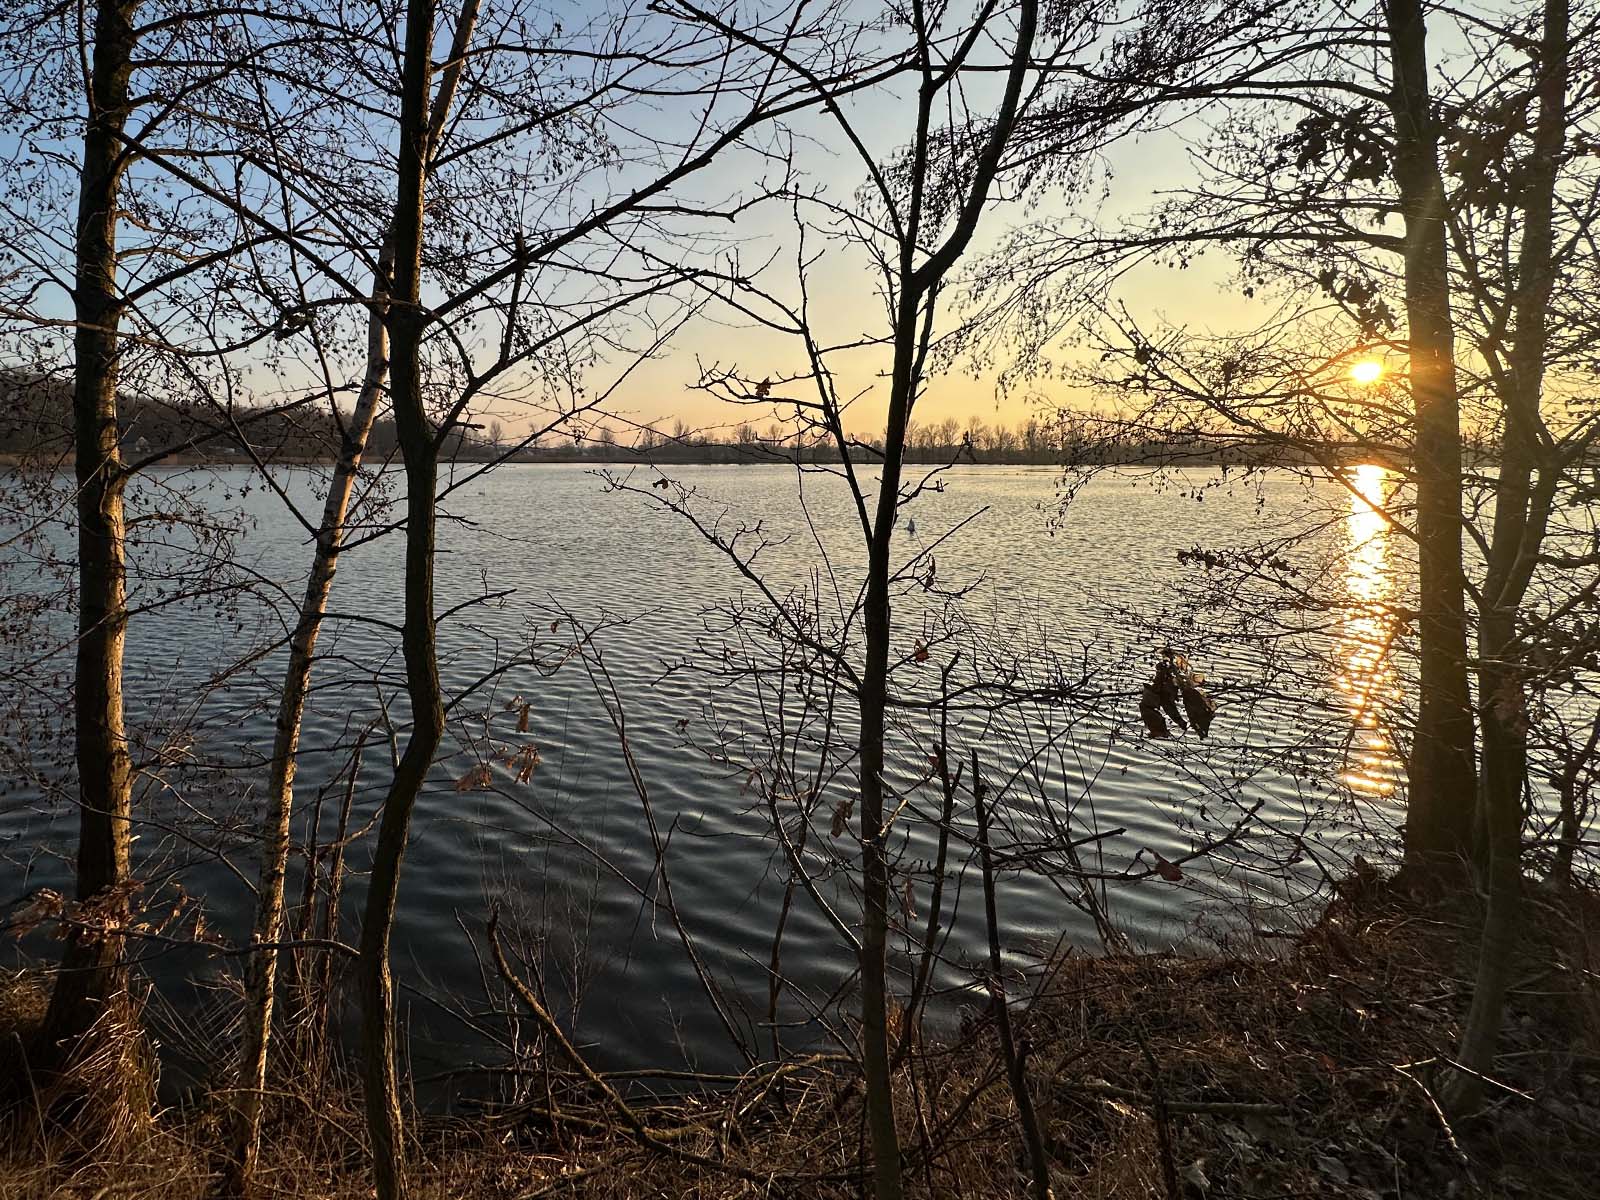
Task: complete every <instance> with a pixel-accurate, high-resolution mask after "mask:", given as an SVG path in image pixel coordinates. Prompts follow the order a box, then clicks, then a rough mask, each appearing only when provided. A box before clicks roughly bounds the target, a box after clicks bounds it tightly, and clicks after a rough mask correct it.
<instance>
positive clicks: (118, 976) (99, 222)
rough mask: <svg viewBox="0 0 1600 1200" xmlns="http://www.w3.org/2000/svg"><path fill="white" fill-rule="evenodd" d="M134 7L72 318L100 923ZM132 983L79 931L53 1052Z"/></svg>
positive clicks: (111, 95) (119, 764)
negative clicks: (120, 247)
mask: <svg viewBox="0 0 1600 1200" xmlns="http://www.w3.org/2000/svg"><path fill="white" fill-rule="evenodd" d="M136 7H137V5H136V4H135V3H104V4H101V5H99V6H97V8H96V9H95V23H94V46H93V48H92V50H91V51H90V67H89V69H90V96H89V100H90V106H89V117H88V123H87V127H86V129H85V132H84V139H83V167H82V170H81V172H80V175H79V193H78V232H77V247H76V252H77V272H76V280H75V289H74V300H75V303H76V319H77V326H76V332H75V335H74V342H73V344H74V349H75V352H76V362H75V366H74V380H73V396H72V411H73V427H74V449H75V452H76V455H77V484H78V648H77V678H76V689H75V692H74V710H75V733H76V739H77V765H78V807H79V827H78V828H79V832H78V862H77V872H78V878H77V896H78V900H79V902H80V903H81V904H83V905H84V906H85V911H86V915H87V914H89V913H91V912H92V917H93V919H94V920H95V921H96V922H101V921H103V922H105V923H106V924H107V925H108V926H109V927H112V928H114V927H115V926H116V925H117V924H118V923H120V921H121V920H122V919H123V918H125V917H126V915H127V908H128V897H127V895H126V887H127V885H128V883H129V864H128V858H129V847H130V845H131V841H132V838H131V833H130V829H129V817H130V799H131V794H132V786H133V783H132V778H133V777H132V769H131V765H130V761H129V756H128V741H127V732H126V730H125V728H124V726H123V715H122V650H123V641H124V637H125V635H126V631H127V609H126V602H125V589H126V558H125V545H124V536H125V526H124V517H123V486H124V482H125V480H124V475H123V470H122V458H121V453H120V451H119V449H118V428H117V386H118V374H119V372H118V355H119V348H118V345H117V331H118V325H119V323H120V321H121V318H122V302H121V299H120V297H119V296H118V293H117V199H118V193H119V190H120V182H121V178H122V173H123V170H124V168H125V166H126V162H125V159H124V157H123V150H122V145H121V141H120V134H121V132H122V128H123V125H124V123H125V122H126V120H127V115H128V79H129V76H130V74H131V60H132V55H133V47H134V32H133V15H134V11H135V9H136ZM125 987H126V977H125V970H124V966H123V959H122V949H121V941H120V939H119V938H118V937H117V936H116V935H115V934H114V933H113V934H111V935H109V936H103V937H102V936H93V935H88V934H83V935H78V936H74V937H73V938H72V939H71V940H70V941H69V942H68V943H67V949H66V953H65V954H64V955H63V957H62V963H61V972H60V974H59V975H58V976H57V978H56V984H55V990H54V991H53V992H52V993H51V996H50V1007H49V1010H48V1012H47V1013H46V1016H45V1026H44V1033H45V1044H46V1046H48V1047H53V1048H54V1053H55V1054H56V1055H57V1056H58V1060H59V1057H64V1056H66V1055H69V1054H70V1053H71V1051H72V1049H73V1047H74V1046H75V1044H76V1042H77V1040H78V1039H79V1038H80V1037H81V1036H82V1035H83V1034H84V1033H85V1032H86V1031H87V1030H88V1029H89V1028H90V1026H91V1025H93V1024H94V1022H95V1021H96V1020H97V1019H98V1018H99V1016H100V1014H101V1013H102V1012H103V1011H104V1010H105V1008H106V1005H107V1004H108V1003H109V1002H110V1001H112V999H113V998H114V997H115V996H116V995H117V994H118V993H120V992H121V991H122V990H123V989H124V988H125Z"/></svg>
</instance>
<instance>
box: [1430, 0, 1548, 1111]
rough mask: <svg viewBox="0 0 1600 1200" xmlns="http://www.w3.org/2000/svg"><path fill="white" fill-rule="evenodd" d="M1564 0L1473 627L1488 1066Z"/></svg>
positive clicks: (1544, 326)
mask: <svg viewBox="0 0 1600 1200" xmlns="http://www.w3.org/2000/svg"><path fill="white" fill-rule="evenodd" d="M1568 21H1569V13H1568V0H1546V3H1545V8H1544V34H1543V38H1542V45H1541V47H1540V51H1539V57H1538V63H1539V66H1540V69H1541V72H1542V74H1541V76H1540V80H1539V86H1538V97H1539V100H1538V115H1537V117H1536V118H1535V125H1534V131H1533V143H1534V144H1533V154H1532V155H1531V156H1530V158H1529V160H1528V164H1527V170H1526V174H1525V187H1524V192H1523V201H1522V211H1523V227H1522V242H1521V246H1520V248H1519V252H1518V258H1517V290H1516V293H1515V295H1514V297H1513V300H1512V305H1513V312H1514V320H1515V327H1514V330H1513V334H1512V344H1511V355H1510V362H1509V370H1508V371H1507V373H1506V378H1505V382H1504V383H1503V384H1502V388H1501V398H1502V402H1503V407H1504V410H1505V433H1504V437H1503V439H1502V447H1501V456H1500V472H1499V476H1498V478H1497V481H1496V485H1495V517H1494V530H1493V534H1492V537H1491V541H1490V544H1489V563H1488V570H1487V571H1486V572H1485V575H1484V586H1483V611H1482V613H1481V614H1480V621H1479V633H1478V656H1479V661H1480V666H1479V672H1478V695H1479V702H1480V712H1481V717H1480V720H1481V723H1482V729H1483V775H1482V778H1481V780H1480V781H1479V784H1480V787H1479V806H1480V809H1481V812H1482V815H1483V827H1484V830H1485V841H1486V848H1487V850H1488V872H1487V879H1486V883H1487V888H1488V893H1489V904H1488V911H1487V913H1486V915H1485V918H1484V928H1483V942H1482V945H1481V947H1480V949H1479V952H1478V975H1477V981H1476V985H1475V987H1474V988H1473V993H1472V1006H1471V1008H1470V1009H1469V1011H1468V1013H1467V1021H1466V1026H1465V1028H1464V1029H1463V1031H1462V1035H1461V1048H1460V1050H1459V1052H1458V1055H1457V1057H1458V1060H1459V1061H1460V1062H1461V1064H1462V1065H1463V1066H1465V1067H1467V1068H1469V1069H1470V1070H1471V1071H1473V1072H1476V1073H1477V1075H1488V1074H1491V1073H1492V1071H1493V1068H1494V1055H1495V1045H1496V1043H1497V1041H1498V1040H1499V1035H1500V1024H1501V1019H1502V1016H1503V1014H1504V1010H1505V993H1506V987H1507V985H1508V983H1509V981H1510V975H1511V968H1512V956H1513V953H1514V951H1515V948H1516V942H1517V939H1518V930H1517V916H1518V911H1519V909H1520V907H1521V893H1522V797H1523V792H1524V789H1525V787H1526V784H1527V778H1528V742H1527V715H1526V711H1525V707H1526V697H1525V695H1524V688H1523V680H1522V671H1521V669H1520V665H1519V662H1518V658H1519V656H1520V654H1519V648H1518V645H1517V617H1518V615H1519V613H1520V612H1521V610H1522V605H1523V602H1524V600H1525V598H1526V596H1527V591H1528V584H1529V583H1530V581H1531V580H1532V577H1533V569H1534V565H1535V563H1536V561H1537V559H1538V555H1539V551H1540V549H1541V547H1542V545H1543V543H1544V537H1545V532H1546V530H1547V528H1548V525H1549V517H1550V508H1551V503H1552V501H1553V498H1554V494H1555V486H1556V482H1557V477H1558V474H1559V470H1558V469H1557V468H1555V467H1553V466H1552V465H1549V464H1541V459H1542V458H1544V457H1545V455H1544V452H1543V449H1542V446H1541V441H1542V440H1543V435H1544V432H1545V430H1544V424H1543V420H1542V417H1541V414H1540V404H1541V399H1542V395H1543V388H1544V362H1545V351H1546V346H1547V342H1548V335H1549V330H1548V322H1549V309H1550V294H1551V290H1552V288H1553V287H1554V283H1555V273H1554V269H1553V265H1552V263H1553V257H1554V235H1553V225H1554V220H1553V214H1554V207H1555V185H1556V173H1557V162H1558V159H1559V158H1560V155H1561V150H1562V146H1563V145H1564V143H1565V140H1566V123H1567V104H1566V95H1567V57H1568V54H1567V42H1568V33H1567V28H1568ZM1481 1090H1482V1085H1481V1081H1480V1080H1479V1079H1478V1078H1477V1076H1474V1075H1468V1074H1465V1073H1457V1074H1456V1075H1455V1076H1454V1077H1453V1078H1452V1080H1451V1083H1450V1086H1449V1087H1448V1088H1447V1089H1446V1097H1445V1098H1446V1100H1447V1102H1448V1104H1449V1106H1450V1107H1451V1108H1452V1109H1453V1110H1454V1111H1456V1112H1458V1113H1460V1112H1464V1111H1467V1110H1469V1109H1471V1108H1473V1107H1476V1105H1477V1103H1478V1101H1479V1099H1480V1098H1481Z"/></svg>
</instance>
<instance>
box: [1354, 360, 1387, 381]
mask: <svg viewBox="0 0 1600 1200" xmlns="http://www.w3.org/2000/svg"><path fill="white" fill-rule="evenodd" d="M1382 374H1383V364H1382V363H1381V362H1378V361H1377V360H1376V359H1372V358H1364V359H1362V360H1361V361H1360V362H1358V363H1356V364H1354V365H1353V366H1352V367H1351V368H1350V378H1351V379H1354V380H1355V381H1356V382H1357V383H1377V382H1378V377H1379V376H1380V375H1382Z"/></svg>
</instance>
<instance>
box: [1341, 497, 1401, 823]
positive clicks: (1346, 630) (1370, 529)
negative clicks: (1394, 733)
mask: <svg viewBox="0 0 1600 1200" xmlns="http://www.w3.org/2000/svg"><path fill="white" fill-rule="evenodd" d="M1350 482H1351V485H1352V487H1353V489H1354V490H1353V491H1352V493H1351V496H1350V515H1349V516H1348V517H1347V518H1346V519H1345V532H1346V536H1347V538H1348V540H1349V550H1348V555H1347V558H1346V575H1345V586H1346V590H1347V593H1348V598H1349V609H1348V611H1347V615H1346V617H1345V619H1344V620H1343V622H1341V629H1340V636H1339V649H1338V657H1339V668H1340V669H1339V673H1338V675H1337V676H1336V679H1335V682H1336V684H1337V686H1338V688H1339V692H1340V694H1341V695H1343V696H1344V698H1345V701H1346V703H1347V704H1348V705H1349V706H1350V710H1351V713H1352V714H1353V715H1354V717H1355V721H1356V728H1355V730H1354V731H1353V735H1352V736H1353V739H1354V740H1353V743H1352V745H1351V746H1350V749H1349V752H1348V753H1347V755H1346V760H1345V771H1344V774H1343V779H1344V782H1345V783H1346V784H1348V785H1349V786H1350V787H1351V788H1352V789H1354V790H1355V791H1356V792H1357V793H1359V794H1361V795H1367V796H1389V795H1392V794H1393V793H1394V790H1395V781H1396V779H1397V778H1398V777H1399V774H1400V770H1401V763H1400V759H1399V756H1398V754H1397V753H1396V750H1395V746H1394V742H1393V739H1392V738H1391V737H1390V736H1389V733H1388V722H1387V721H1386V720H1385V719H1384V716H1383V712H1384V709H1385V707H1386V706H1387V705H1388V704H1389V703H1391V702H1393V701H1397V700H1399V699H1400V698H1401V689H1400V681H1399V677H1398V675H1397V674H1396V672H1395V666H1394V656H1393V653H1392V650H1393V646H1394V641H1395V638H1396V637H1397V636H1398V634H1399V631H1400V627H1399V622H1398V621H1397V620H1396V617H1395V613H1394V607H1393V603H1394V595H1393V593H1394V565H1393V547H1392V545H1391V535H1390V529H1389V519H1388V517H1386V516H1385V515H1384V507H1385V505H1386V504H1387V503H1388V502H1389V501H1390V500H1391V499H1392V497H1393V493H1394V486H1395V484H1394V481H1393V480H1392V479H1391V477H1390V474H1389V472H1388V471H1387V470H1386V469H1385V468H1383V467H1380V466H1371V465H1366V466H1359V467H1356V468H1355V470H1354V471H1353V472H1352V475H1351V479H1350Z"/></svg>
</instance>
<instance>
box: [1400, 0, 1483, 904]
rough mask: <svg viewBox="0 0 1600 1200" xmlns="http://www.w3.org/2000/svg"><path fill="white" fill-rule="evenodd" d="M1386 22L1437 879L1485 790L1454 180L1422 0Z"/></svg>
mask: <svg viewBox="0 0 1600 1200" xmlns="http://www.w3.org/2000/svg"><path fill="white" fill-rule="evenodd" d="M1387 15H1388V25H1389V47H1390V54H1391V57H1392V65H1393V72H1394V89H1393V96H1392V99H1391V105H1392V107H1393V111H1394V120H1395V161H1394V177H1395V183H1396V185H1397V187H1398V189H1399V193H1400V207H1401V210H1402V212H1403V213H1404V216H1405V280H1406V325H1407V338H1408V342H1409V347H1410V358H1411V372H1410V374H1411V392H1412V401H1413V404H1414V405H1415V410H1416V416H1415V420H1416V453H1415V465H1414V470H1415V479H1416V489H1417V515H1416V531H1417V575H1418V585H1419V589H1420V599H1421V604H1420V608H1421V615H1420V620H1419V626H1418V638H1419V641H1420V644H1421V662H1420V664H1419V670H1418V689H1419V692H1420V696H1419V704H1418V712H1417V724H1416V731H1415V734H1414V736H1413V740H1412V747H1411V759H1410V762H1409V763H1408V764H1407V775H1408V783H1409V787H1408V795H1409V800H1408V804H1409V808H1408V811H1407V816H1406V832H1405V862H1406V866H1407V868H1408V869H1409V870H1411V871H1421V872H1423V873H1424V874H1428V873H1432V872H1434V871H1437V870H1440V869H1443V868H1449V867H1452V866H1453V865H1454V864H1457V863H1460V862H1462V861H1464V860H1465V859H1466V858H1467V856H1468V855H1469V853H1470V851H1471V846H1472V827H1473V798H1474V796H1475V793H1476V789H1475V783H1474V770H1473V766H1474V763H1473V720H1472V697H1471V691H1470V688H1469V686H1468V681H1467V632H1466V629H1467V626H1466V600H1465V576H1464V573H1463V570H1462V563H1461V423H1460V405H1459V400H1458V396H1457V393H1456V378H1455V328H1454V322H1453V320H1452V317H1451V312H1450V278H1449V269H1448V257H1447V256H1448V246H1447V241H1446V229H1445V220H1444V204H1445V194H1444V181H1443V179H1442V178H1441V176H1440V173H1439V154H1438V134H1437V129H1436V126H1435V123H1434V119H1433V113H1432V110H1431V97H1430V94H1429V89H1428V59H1427V27H1426V21H1425V17H1424V13H1423V6H1422V0H1387Z"/></svg>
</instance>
